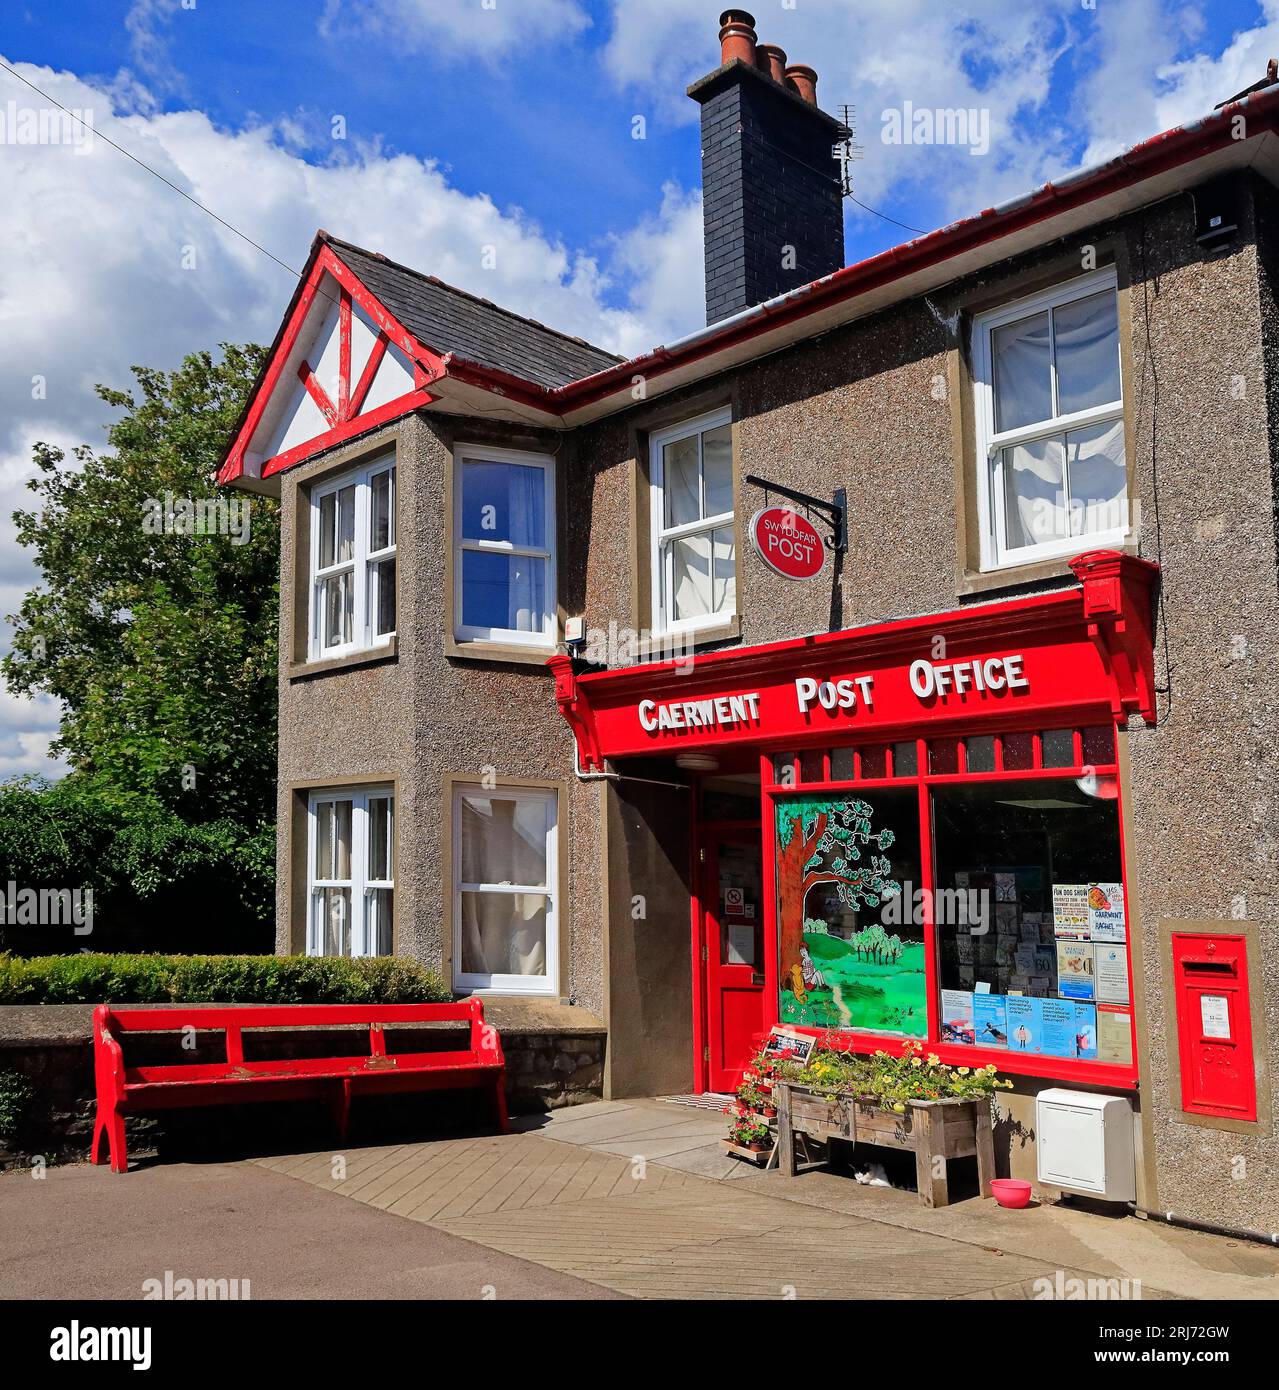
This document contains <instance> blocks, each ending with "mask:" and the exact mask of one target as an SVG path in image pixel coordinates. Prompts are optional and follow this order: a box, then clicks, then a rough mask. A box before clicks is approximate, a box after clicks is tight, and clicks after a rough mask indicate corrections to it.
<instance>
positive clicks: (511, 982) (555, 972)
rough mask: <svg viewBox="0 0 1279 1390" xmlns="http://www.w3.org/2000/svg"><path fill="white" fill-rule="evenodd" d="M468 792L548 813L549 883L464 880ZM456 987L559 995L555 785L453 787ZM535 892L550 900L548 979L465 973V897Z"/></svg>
mask: <svg viewBox="0 0 1279 1390" xmlns="http://www.w3.org/2000/svg"><path fill="white" fill-rule="evenodd" d="M468 793H470V794H471V795H479V796H494V797H498V798H500V799H501V800H504V801H523V802H536V803H537V804H538V805H540V806H544V807H545V808H546V811H547V826H546V884H545V886H541V885H530V884H517V883H466V882H463V880H462V801H463V798H464V797H465V796H466V795H467V794H468ZM452 817H453V989H454V992H455V993H458V994H537V995H553V996H558V995H559V992H560V986H559V979H560V911H559V908H560V883H559V822H560V795H559V792H558V790H556V789H555V788H553V787H503V786H499V787H496V788H493V789H491V790H490V789H489V788H487V787H484V786H483V785H482V784H481V783H479V782H455V783H454V784H453V806H452ZM464 891H465V892H468V893H469V892H476V893H507V894H515V893H532V894H536V895H537V896H539V897H545V898H546V973H545V975H502V974H497V975H479V974H475V973H466V972H464V971H463V970H462V968H461V962H462V894H463V892H464Z"/></svg>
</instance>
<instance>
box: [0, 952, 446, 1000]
mask: <svg viewBox="0 0 1279 1390" xmlns="http://www.w3.org/2000/svg"><path fill="white" fill-rule="evenodd" d="M452 997H453V996H452V994H451V993H450V992H449V991H448V990H447V989H446V988H445V987H444V983H443V981H442V980H441V979H440V977H439V976H438V975H437V974H436V973H435V972H434V971H433V970H428V969H426V967H425V966H421V965H418V964H416V963H415V962H413V961H407V960H396V959H394V958H390V957H381V958H378V959H370V960H339V959H335V958H329V957H316V956H151V955H90V954H85V955H68V956H30V957H26V958H22V957H19V956H13V955H9V954H8V953H0V1004H169V1003H181V1004H420V1003H443V1002H445V1001H447V1000H449V999H451V998H452Z"/></svg>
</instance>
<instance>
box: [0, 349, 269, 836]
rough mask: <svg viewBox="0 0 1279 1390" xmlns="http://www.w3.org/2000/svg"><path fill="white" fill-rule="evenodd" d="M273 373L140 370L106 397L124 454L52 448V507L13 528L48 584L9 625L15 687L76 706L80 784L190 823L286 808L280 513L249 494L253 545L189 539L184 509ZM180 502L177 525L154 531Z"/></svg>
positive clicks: (45, 462)
mask: <svg viewBox="0 0 1279 1390" xmlns="http://www.w3.org/2000/svg"><path fill="white" fill-rule="evenodd" d="M261 360H262V350H261V349H260V348H257V347H252V346H249V347H239V346H233V345H224V346H223V349H222V356H221V358H220V359H219V360H217V361H215V360H214V358H213V356H212V354H210V353H208V352H198V353H193V354H191V355H190V356H189V357H187V358H186V359H185V360H184V361H183V362H182V364H181V366H180V367H178V368H177V370H176V371H173V372H162V371H154V370H151V369H149V368H144V367H135V368H134V369H133V371H134V376H135V378H136V382H137V385H136V389H135V390H134V391H132V392H128V391H119V390H113V389H111V388H108V387H104V386H99V387H98V394H99V396H100V397H101V398H102V399H103V400H104V401H105V402H106V403H107V404H108V405H110V406H114V407H115V408H117V409H118V410H120V411H122V412H123V414H122V415H121V417H120V418H119V419H117V420H116V421H115V422H114V423H113V424H112V425H111V426H110V427H109V429H108V431H107V440H108V443H109V445H110V448H111V451H112V452H110V453H104V454H101V455H98V454H95V453H94V451H93V450H92V449H90V448H89V447H88V446H81V447H80V448H78V449H76V450H75V451H74V455H73V457H74V463H72V462H70V461H68V460H67V459H66V457H65V456H64V454H63V451H62V450H60V449H56V448H53V447H52V446H50V445H48V444H37V445H36V447H35V463H36V466H37V468H38V469H39V476H38V477H36V478H35V479H33V480H32V482H31V483H30V484H29V487H30V488H31V490H32V491H33V492H34V493H35V495H36V498H37V500H38V504H39V505H38V506H37V507H36V508H34V509H33V510H31V511H25V512H18V513H16V514H15V518H14V519H15V521H16V523H17V531H18V539H19V541H20V542H21V543H22V544H23V545H26V546H29V547H30V548H31V549H32V551H33V552H34V555H35V560H36V564H37V565H38V567H39V569H40V571H41V574H42V577H43V582H42V583H41V585H40V586H39V587H38V588H36V589H33V590H31V591H30V592H29V593H28V594H27V595H26V598H25V599H24V601H23V604H22V609H21V612H20V613H18V614H17V615H16V617H10V619H9V621H10V622H12V623H14V624H15V628H16V631H15V635H14V640H13V649H12V651H11V653H10V654H9V655H8V656H7V657H6V658H5V659H4V662H3V668H2V669H3V673H4V676H5V678H6V679H7V681H8V683H9V686H10V688H11V689H13V690H15V691H18V692H23V693H35V692H45V693H47V694H49V695H52V696H54V697H55V698H56V699H58V700H60V701H61V702H62V705H63V717H62V724H61V730H60V733H59V736H58V739H57V741H56V742H55V744H54V749H55V751H57V752H61V753H64V754H65V755H66V757H67V759H68V761H69V762H70V763H71V765H72V767H73V769H74V770H75V774H76V775H78V776H80V777H83V778H88V779H91V780H92V781H94V782H95V783H96V784H98V785H100V786H102V787H103V788H104V789H107V790H108V791H109V793H110V794H111V795H113V796H119V795H130V794H132V795H142V796H146V797H148V798H152V799H154V800H156V801H158V802H159V803H160V804H161V805H162V806H165V807H167V808H168V809H169V810H171V811H173V812H174V813H175V814H177V815H178V816H180V817H181V818H182V819H183V820H184V821H187V822H190V823H199V822H204V821H211V820H216V819H219V818H221V817H226V816H230V817H232V818H233V819H235V820H237V821H239V822H241V823H243V824H245V825H246V826H256V825H258V824H260V823H261V822H262V821H263V820H264V819H265V818H268V817H270V816H272V815H273V813H274V803H275V714H276V679H277V668H276V644H277V612H278V597H279V596H278V563H279V561H278V554H279V524H278V512H277V504H276V503H275V502H274V501H273V500H271V499H269V498H260V497H254V498H252V499H251V512H250V525H249V529H248V536H247V540H246V541H245V543H243V544H240V543H238V540H239V538H238V537H237V536H236V535H234V534H200V535H193V534H181V533H180V532H181V531H182V529H183V528H182V525H181V522H182V517H181V515H180V508H181V507H182V506H183V505H184V500H185V499H201V498H210V497H212V496H214V495H215V489H214V487H213V483H212V479H213V474H214V470H215V468H216V466H217V464H218V462H219V460H220V457H221V454H222V451H223V450H224V448H225V446H226V442H227V440H228V439H229V437H230V435H231V431H232V429H233V427H234V424H235V421H236V419H237V417H238V415H239V413H240V411H241V409H242V407H243V404H244V401H245V399H246V398H247V395H248V392H249V389H250V386H251V385H252V383H253V380H254V378H255V376H256V374H257V371H258V368H259V365H260V363H261ZM174 500H176V501H177V504H178V508H179V512H175V513H174V514H175V515H178V517H179V525H178V526H177V527H173V526H171V525H169V526H165V525H164V524H163V522H162V523H161V526H159V527H157V526H156V524H155V521H156V518H157V516H163V514H164V511H165V508H166V507H167V506H168V504H169V503H172V502H173V501H174ZM230 500H232V501H234V502H235V503H236V504H237V505H239V504H241V503H243V502H247V501H249V500H250V499H248V498H247V497H246V496H245V495H243V494H236V495H233V497H232V498H231V499H230ZM187 529H188V530H189V529H190V528H187ZM175 532H179V533H175Z"/></svg>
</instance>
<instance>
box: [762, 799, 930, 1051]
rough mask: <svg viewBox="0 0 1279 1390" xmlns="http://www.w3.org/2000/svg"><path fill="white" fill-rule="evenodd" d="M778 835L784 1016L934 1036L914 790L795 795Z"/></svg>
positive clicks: (784, 805)
mask: <svg viewBox="0 0 1279 1390" xmlns="http://www.w3.org/2000/svg"><path fill="white" fill-rule="evenodd" d="M775 833H776V845H777V853H776V866H777V869H776V872H777V917H778V932H777V936H778V966H779V1000H778V1005H779V1017H780V1019H781V1021H782V1022H783V1023H788V1024H800V1025H805V1026H809V1027H816V1028H834V1029H848V1030H860V1031H865V1032H876V1033H887V1034H890V1035H893V1036H896V1037H906V1038H926V1037H927V1036H928V996H927V989H926V983H925V976H924V958H925V953H924V929H923V920H922V914H916V912H915V911H914V904H913V903H912V902H911V901H908V900H907V899H906V898H905V897H904V895H903V893H902V884H903V882H904V881H907V880H910V881H913V882H918V881H919V808H918V801H917V800H916V798H915V795H914V793H911V792H905V791H903V792H897V791H895V790H894V791H887V790H885V791H883V792H878V793H875V794H874V800H873V802H871V801H863V800H862V799H860V798H859V797H853V796H849V795H848V794H847V793H844V794H843V795H839V796H829V795H828V796H825V797H823V796H805V797H787V798H784V799H781V800H779V801H778V803H777V807H776V815H775ZM917 915H918V916H919V920H916V916H917Z"/></svg>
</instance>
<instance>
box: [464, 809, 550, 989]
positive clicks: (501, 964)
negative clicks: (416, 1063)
mask: <svg viewBox="0 0 1279 1390" xmlns="http://www.w3.org/2000/svg"><path fill="white" fill-rule="evenodd" d="M557 821H558V795H557V793H556V792H555V791H554V790H551V789H545V790H543V789H540V788H519V789H512V790H499V791H489V790H485V789H482V788H479V787H455V788H454V792H453V845H454V849H453V985H454V987H455V988H456V989H457V990H459V991H460V992H463V993H466V992H470V991H472V990H481V989H482V990H491V991H493V992H494V993H505V994H558V993H559V975H558V971H559V964H558V960H559V936H558V932H559V928H558V918H559V912H558V906H559V890H558V881H557V876H556V875H557V867H556V866H557V858H558V855H557V844H556V825H557Z"/></svg>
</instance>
